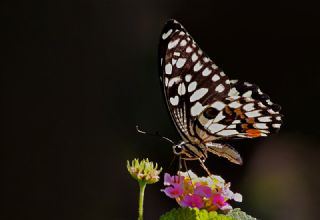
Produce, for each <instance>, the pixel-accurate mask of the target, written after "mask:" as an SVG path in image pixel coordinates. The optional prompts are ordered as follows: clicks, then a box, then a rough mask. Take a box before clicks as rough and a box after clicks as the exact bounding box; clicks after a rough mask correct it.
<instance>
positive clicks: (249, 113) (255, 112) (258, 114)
mask: <svg viewBox="0 0 320 220" xmlns="http://www.w3.org/2000/svg"><path fill="white" fill-rule="evenodd" d="M259 111H260V110H255V111H252V112H246V113H244V114H245V115H246V116H247V117H249V118H254V117H259V116H261V114H260V113H259Z"/></svg>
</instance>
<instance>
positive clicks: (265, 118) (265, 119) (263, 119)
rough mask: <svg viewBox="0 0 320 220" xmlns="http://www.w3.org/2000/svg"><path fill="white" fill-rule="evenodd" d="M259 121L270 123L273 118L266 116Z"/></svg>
mask: <svg viewBox="0 0 320 220" xmlns="http://www.w3.org/2000/svg"><path fill="white" fill-rule="evenodd" d="M258 121H260V122H270V121H272V120H271V116H264V117H260V118H258Z"/></svg>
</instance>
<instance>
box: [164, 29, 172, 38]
mask: <svg viewBox="0 0 320 220" xmlns="http://www.w3.org/2000/svg"><path fill="white" fill-rule="evenodd" d="M171 33H172V29H170V30H168V32H167V33H163V34H162V39H163V40H165V39H167V37H169V35H170V34H171Z"/></svg>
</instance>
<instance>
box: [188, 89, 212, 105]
mask: <svg viewBox="0 0 320 220" xmlns="http://www.w3.org/2000/svg"><path fill="white" fill-rule="evenodd" d="M207 92H208V89H207V88H201V89H198V90H197V91H195V92H194V93H193V94H192V95H191V97H190V102H194V101H197V100H199V99H201V98H202V97H203V96H204V95H205V94H207Z"/></svg>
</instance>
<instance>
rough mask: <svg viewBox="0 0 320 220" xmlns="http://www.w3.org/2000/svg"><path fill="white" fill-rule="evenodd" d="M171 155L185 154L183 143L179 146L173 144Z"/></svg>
mask: <svg viewBox="0 0 320 220" xmlns="http://www.w3.org/2000/svg"><path fill="white" fill-rule="evenodd" d="M172 148H173V153H174V154H175V155H177V156H179V155H182V154H184V152H185V143H184V142H180V143H179V144H175V145H173V146H172Z"/></svg>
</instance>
